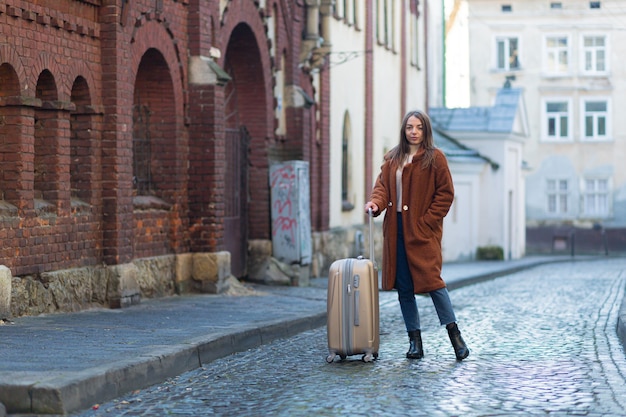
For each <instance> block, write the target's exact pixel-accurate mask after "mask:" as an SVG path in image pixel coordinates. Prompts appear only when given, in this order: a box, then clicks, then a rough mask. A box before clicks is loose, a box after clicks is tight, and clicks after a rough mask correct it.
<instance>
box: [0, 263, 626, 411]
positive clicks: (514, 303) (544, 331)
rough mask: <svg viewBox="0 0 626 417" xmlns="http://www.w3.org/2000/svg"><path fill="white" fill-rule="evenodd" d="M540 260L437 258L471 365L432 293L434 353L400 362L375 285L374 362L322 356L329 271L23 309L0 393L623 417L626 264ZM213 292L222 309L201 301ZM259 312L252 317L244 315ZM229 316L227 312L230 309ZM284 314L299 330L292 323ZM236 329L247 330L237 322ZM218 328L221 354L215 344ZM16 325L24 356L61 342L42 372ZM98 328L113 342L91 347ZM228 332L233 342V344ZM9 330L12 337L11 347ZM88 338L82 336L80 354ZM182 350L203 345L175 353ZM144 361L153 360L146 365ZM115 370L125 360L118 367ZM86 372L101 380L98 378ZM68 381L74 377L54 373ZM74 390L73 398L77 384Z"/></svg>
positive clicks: (176, 404) (393, 314)
mask: <svg viewBox="0 0 626 417" xmlns="http://www.w3.org/2000/svg"><path fill="white" fill-rule="evenodd" d="M545 261H546V260H541V261H538V260H536V259H535V260H534V261H532V260H529V259H526V260H522V261H519V262H518V263H517V264H512V263H506V262H503V263H500V262H497V263H493V262H492V263H487V264H485V265H482V266H481V265H480V264H481V263H478V262H477V263H471V264H466V265H460V264H456V265H446V266H445V267H444V278H446V280H447V281H448V283H449V286H450V288H451V289H453V291H451V298H452V302H453V304H454V306H455V310H456V313H457V316H458V319H459V326H460V328H461V331H462V332H463V337H464V339H465V340H466V342H467V343H468V345H469V347H470V349H471V351H472V352H471V355H470V357H469V358H468V359H466V360H465V361H463V362H457V361H456V360H455V358H454V352H453V351H452V348H451V346H450V342H449V340H448V338H447V334H446V331H445V329H442V328H440V327H439V326H438V323H437V320H436V313H435V311H434V308H433V307H432V303H431V301H430V299H429V298H428V297H422V296H420V297H418V304H419V307H420V316H421V319H422V325H423V339H424V349H425V353H426V356H425V358H424V359H422V360H419V361H412V360H407V359H405V358H404V352H405V351H406V348H407V346H408V343H407V338H406V333H405V331H404V327H403V323H402V318H401V314H400V311H399V307H398V304H397V301H396V295H395V293H393V292H382V293H381V294H380V302H381V351H380V356H379V359H378V360H377V361H376V362H375V363H372V364H365V363H363V362H361V361H360V360H359V358H358V357H352V358H350V359H349V360H346V361H343V362H335V363H332V364H327V363H326V362H325V357H326V354H327V346H326V332H325V326H324V324H325V314H324V313H325V307H326V306H325V280H323V279H314V280H313V286H312V287H309V288H294V287H271V288H264V290H266V293H265V295H260V296H254V297H221V296H194V297H178V298H174V299H171V300H154V302H153V301H150V302H145V303H143V304H142V305H140V306H137V308H131V309H126V310H106V311H98V312H94V313H93V315H94V317H92V318H90V319H89V320H86V318H85V317H83V316H87V317H90V314H89V312H85V313H78V314H71V315H65V316H67V317H68V318H67V319H66V321H61V320H60V317H58V316H47V317H37V318H27V319H26V318H25V319H19V320H16V324H14V325H12V326H10V327H4V328H0V334H3V331H4V330H6V329H7V328H9V329H13V328H16V329H18V330H20V328H19V327H16V326H22V329H21V330H20V331H16V332H14V334H13V335H12V337H8V338H5V337H4V336H7V335H6V334H4V335H3V337H2V345H3V356H4V353H5V352H8V353H9V357H4V359H3V360H2V361H0V393H1V392H3V390H4V389H5V388H7V387H9V388H11V387H13V389H15V387H17V386H19V385H20V383H21V381H28V380H30V381H32V385H31V386H30V389H31V392H36V390H34V391H33V389H35V388H39V389H41V390H43V388H45V386H48V387H49V389H48V390H47V391H41V394H43V392H47V393H48V394H47V395H48V396H49V398H52V397H51V392H53V391H54V390H53V389H52V388H53V387H54V386H55V384H56V388H57V392H65V393H66V394H65V396H63V395H59V396H58V398H61V399H64V400H65V401H64V402H62V404H66V405H67V404H70V403H71V401H75V402H78V401H77V400H75V399H73V398H74V395H77V396H80V397H81V398H82V400H81V402H80V403H81V406H80V407H75V408H74V409H71V410H68V411H69V412H74V414H73V415H75V416H81V417H87V416H138V415H144V416H155V415H181V416H182V415H194V416H195V415H224V416H226V415H229V416H232V415H238V416H246V415H250V416H252V415H269V414H271V415H283V416H300V415H302V416H305V415H307V416H309V415H320V416H325V415H328V416H339V415H346V416H347V415H350V416H354V415H356V416H358V415H383V416H387V415H389V416H391V415H394V416H397V415H409V414H410V415H424V416H427V415H428V416H457V415H458V416H485V415H489V416H509V415H524V416H526V415H556V416H561V415H563V416H565V415H585V416H621V415H626V359H625V355H624V349H623V346H622V344H621V343H620V339H619V337H618V335H617V333H616V326H617V320H618V315H619V314H620V306H621V303H622V298H623V295H624V287H625V283H626V274H624V271H626V259H621V258H620V259H603V260H601V261H576V262H569V261H568V260H567V259H550V260H549V261H550V263H549V264H546V265H543V266H535V267H533V266H534V265H536V264H541V263H544V262H545ZM554 261H560V262H558V263H552V262H554ZM521 266H523V268H522V267H521ZM511 271H517V272H512V273H510V272H511ZM507 272H509V274H508V275H507ZM502 274H504V276H502V277H501V278H498V279H495V278H496V276H498V275H502ZM463 282H465V283H474V284H476V285H471V286H467V285H463ZM192 300H193V301H192ZM220 300H221V301H220ZM215 303H217V304H218V305H217V306H218V307H221V308H222V309H223V310H224V313H222V314H224V316H221V315H220V316H216V315H215V314H213V313H214V310H213V309H212V308H209V307H207V305H209V304H211V305H213V304H215ZM219 303H223V304H221V305H220V304H219ZM250 308H253V309H254V313H253V314H252V315H250V314H247V315H242V316H239V314H240V312H239V311H240V310H241V311H242V312H249V310H250ZM166 312H168V314H165V313H166ZM139 313H141V314H139ZM129 315H131V316H134V315H137V317H136V318H135V319H134V320H132V321H130V322H129V321H128V319H127V318H126V319H124V317H127V316H129ZM229 315H230V317H231V321H230V322H229V321H227V320H225V317H228V316H229ZM272 315H274V317H272ZM98 317H99V318H98ZM103 317H104V318H107V320H106V323H105V322H103ZM115 317H117V319H114V318H115ZM242 317H244V318H246V317H247V321H249V323H243V322H242ZM288 317H289V318H290V319H291V326H287V327H284V325H283V324H282V323H285V319H286V318H288ZM71 318H74V324H73V326H74V328H73V329H72V330H70V327H71V326H72V323H71V322H72V320H71ZM23 321H25V322H26V323H24V322H23ZM320 321H321V324H320ZM36 323H38V325H35V324H36ZM139 323H143V326H139V325H138V324H139ZM159 323H160V325H159ZM268 323H272V325H271V326H269V327H268V326H267V324H268ZM243 324H246V326H244V327H243V334H245V335H247V336H245V337H244V336H241V334H242V332H234V330H235V329H240V330H241V329H242V327H241V326H242V325H243ZM26 328H28V329H30V332H25V331H24V330H25V329H26ZM81 328H82V330H80V329H81ZM85 328H88V329H90V330H85ZM271 328H273V329H274V330H273V331H272V330H269V329H271ZM107 329H108V330H107ZM125 329H126V330H125ZM191 329H195V330H193V331H192V330H191ZM262 329H265V330H262ZM126 332H128V333H129V334H127V333H126ZM220 332H221V334H222V349H221V352H218V350H217V349H216V347H217V345H213V347H212V348H209V346H211V345H210V343H209V342H208V341H207V340H206V339H207V338H208V337H209V336H212V337H213V338H214V339H215V336H217V335H219V334H220ZM18 333H19V334H21V333H25V334H26V337H27V338H29V339H30V341H31V342H33V343H31V344H30V345H29V346H28V347H25V348H24V350H25V352H26V354H24V355H22V356H28V352H31V351H33V350H36V349H35V347H37V346H39V351H40V352H50V351H51V350H52V352H51V353H46V354H45V355H47V359H48V360H49V361H50V363H49V364H48V365H47V368H46V366H45V365H44V364H43V362H42V361H40V362H39V363H38V365H41V366H42V367H43V369H39V367H38V365H34V366H33V365H29V364H28V363H27V359H28V358H22V359H19V360H17V362H16V363H12V362H13V360H16V359H17V358H18V357H20V355H17V354H15V355H13V354H12V352H13V353H15V351H16V350H17V349H18V347H19V342H20V340H16V336H17V334H18ZM100 333H105V337H104V338H97V340H96V341H93V342H91V343H84V342H85V341H88V340H89V337H90V336H94V335H95V334H100ZM133 333H134V338H133V337H131V334H133ZM59 334H61V335H66V336H67V337H66V340H67V343H66V350H64V349H62V346H61V345H55V343H57V344H58V343H59V342H58V338H59V336H58V335H59ZM201 334H204V335H203V336H200V335H201ZM45 335H48V337H47V338H46V337H44V336H45ZM55 335H56V336H55ZM226 335H230V336H226ZM237 335H239V336H237ZM263 335H265V336H263ZM28 336H30V337H28ZM192 336H194V337H192ZM224 337H225V338H226V339H227V340H229V341H230V342H229V343H224ZM198 338H200V339H203V340H200V341H198V340H197V339H198ZM18 339H19V338H18ZM7 340H8V341H9V342H10V343H13V345H11V346H10V348H9V349H8V351H6V350H5V349H4V348H5V347H6V344H5V342H6V341H7ZM55 341H56V342H55ZM21 342H22V343H25V342H26V340H25V339H22V340H21ZM80 343H83V344H84V345H85V346H86V347H85V348H84V349H82V351H83V352H82V354H80V351H81V349H80ZM120 344H121V346H120ZM111 345H113V347H112V348H110V346H111ZM226 345H228V346H226ZM184 346H187V349H188V350H191V351H194V352H195V353H190V354H187V355H185V356H181V354H180V353H179V352H180V350H181V349H182V347H184ZM148 347H149V348H150V349H148ZM51 348H53V349H51ZM54 348H58V350H56V351H55V349H54ZM229 350H230V351H231V352H229ZM238 350H239V351H240V353H234V354H230V355H229V354H228V353H232V352H236V351H238ZM98 351H101V357H100V358H99V359H98V358H97V356H98V355H96V353H97V352H98ZM202 351H204V354H203V353H198V352H202ZM64 352H65V353H66V355H65V356H64V357H65V359H63V360H61V365H59V364H56V363H55V360H54V358H55V357H59V356H62V355H63V353H64ZM145 352H151V353H150V354H146V353H145ZM203 355H206V357H204V358H203ZM209 356H211V357H209ZM152 357H158V358H160V361H161V362H162V363H169V364H170V365H169V367H167V369H169V371H170V373H169V374H166V373H165V372H164V371H163V369H164V368H163V367H160V368H159V367H157V366H155V365H154V361H149V360H148V358H152ZM176 357H178V360H174V358H176ZM181 357H186V358H187V360H188V362H189V363H188V364H187V365H186V366H181V364H182V363H184V361H181V360H180V358H181ZM199 357H200V358H203V359H202V360H201V359H199ZM189 358H193V359H189ZM139 359H141V360H139ZM8 361H11V363H7V362H8ZM142 361H143V362H150V363H152V366H146V364H145V363H144V366H141V363H140V362H142ZM64 362H66V363H65V364H64V365H62V364H63V363H64ZM200 362H201V363H202V365H200ZM175 363H177V364H178V365H175ZM123 364H125V365H123ZM116 367H117V368H120V367H121V368H123V369H125V371H124V372H113V371H111V368H116ZM185 367H187V369H184V368H185ZM36 369H37V371H34V370H36ZM181 369H182V370H181ZM7 370H11V373H10V374H7V373H6V372H7ZM176 370H179V372H176ZM98 371H100V373H102V372H105V371H106V372H108V373H109V379H108V380H102V379H95V380H93V378H94V375H96V374H97V373H98ZM22 375H23V376H22ZM7 376H8V377H7ZM20 376H22V377H21V379H20ZM37 376H39V378H40V379H39V380H37V379H36V378H37ZM86 376H91V377H92V380H91V381H92V382H91V383H90V382H89V381H90V380H89V379H88V378H87V379H86V378H85V377H86ZM42 377H44V378H42ZM159 378H161V379H159ZM156 379H159V380H158V381H155V380H156ZM69 381H75V383H74V384H73V385H72V384H69V387H68V384H65V385H63V384H61V382H69ZM98 381H99V382H106V381H108V382H107V383H108V384H111V385H113V384H117V385H118V388H116V390H117V391H116V392H118V391H120V390H121V388H119V387H121V386H122V385H123V384H121V382H120V381H126V382H125V386H130V385H133V384H134V387H133V388H130V389H127V390H126V391H127V392H131V393H130V394H124V393H120V394H117V395H114V396H110V395H111V394H112V393H113V392H114V391H115V390H113V389H110V390H109V391H108V394H107V392H104V393H103V391H102V388H101V387H100V388H99V387H98V385H97V382H98ZM150 381H154V382H151V383H146V382H150ZM131 382H132V384H131ZM90 384H91V385H90ZM83 385H87V388H85V387H84V386H83ZM81 386H82V388H80V387H81ZM146 387H147V388H146ZM72 389H73V390H74V391H75V393H74V394H69V392H70V391H71V390H72ZM132 391H134V392H132ZM105 394H107V395H109V397H108V398H106V395H105ZM0 395H2V394H0ZM41 398H42V399H43V398H44V397H43V396H41ZM112 398H116V399H115V400H112V401H110V400H111V399H112ZM5 404H7V403H6V402H5ZM33 404H34V402H33ZM96 404H97V407H96V408H97V409H91V407H92V406H94V405H96ZM7 408H8V407H7ZM76 410H78V411H76ZM80 410H82V411H80ZM9 412H11V410H10V409H9ZM15 415H17V414H15ZM22 415H28V414H22ZM31 415H32V414H31Z"/></svg>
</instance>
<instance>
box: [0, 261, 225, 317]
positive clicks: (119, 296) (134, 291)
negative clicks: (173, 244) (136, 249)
mask: <svg viewBox="0 0 626 417" xmlns="http://www.w3.org/2000/svg"><path fill="white" fill-rule="evenodd" d="M233 279H234V277H233V276H232V275H231V274H230V254H229V253H228V252H217V253H194V254H190V253H187V254H182V255H167V256H159V257H153V258H144V259H138V260H135V261H133V262H132V263H129V264H122V265H111V266H94V267H84V268H74V269H68V270H61V271H52V272H44V273H42V274H40V275H37V276H35V275H26V276H22V277H12V276H11V271H10V270H9V269H8V268H6V267H4V266H1V265H0V319H3V318H8V317H19V316H34V315H39V314H51V313H62V312H74V311H80V310H85V309H88V308H94V307H101V308H102V307H104V308H124V307H129V306H132V305H134V304H137V303H139V302H140V301H141V299H142V298H156V297H165V296H170V295H174V294H183V293H193V292H204V293H222V292H227V291H228V290H229V287H230V286H232V285H233V284H232V283H233V282H234V281H233ZM4 316H6V317H4Z"/></svg>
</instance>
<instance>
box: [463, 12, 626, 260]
mask: <svg viewBox="0 0 626 417" xmlns="http://www.w3.org/2000/svg"><path fill="white" fill-rule="evenodd" d="M466 1H467V5H468V23H469V24H468V31H469V41H470V42H469V45H470V54H469V57H470V66H469V67H470V97H471V99H470V102H471V106H488V105H491V104H492V103H493V102H494V99H495V97H496V94H497V93H498V91H499V90H500V89H501V88H502V86H503V85H504V84H505V82H507V80H508V81H509V82H510V83H511V84H512V85H513V86H514V87H517V88H521V89H522V90H523V94H524V98H525V101H526V104H527V109H528V120H529V129H530V137H529V139H528V140H527V141H526V144H525V147H524V160H525V162H526V164H527V167H528V170H527V175H526V219H527V245H528V246H527V247H528V250H529V252H532V251H535V250H538V251H545V250H554V249H567V248H568V247H569V246H570V245H571V244H572V241H571V240H572V237H573V235H572V233H573V232H576V233H577V234H578V236H579V238H577V239H576V245H577V246H578V247H580V248H583V249H587V250H596V249H598V245H599V242H600V241H599V239H600V234H599V232H597V231H596V232H590V231H589V230H590V229H591V226H592V225H594V224H595V225H596V230H601V229H602V228H601V227H599V225H601V226H603V227H605V228H606V229H607V234H608V235H609V237H610V236H611V233H615V232H617V231H618V230H619V229H620V228H623V227H625V226H626V171H625V170H623V169H620V168H621V167H622V166H623V161H624V158H625V157H626V140H625V139H626V118H621V117H619V113H618V109H620V108H622V107H624V105H625V104H626V67H624V65H621V58H622V57H623V56H624V55H625V53H626V42H625V41H626V31H624V29H625V27H626V23H625V22H626V7H625V6H626V4H625V2H624V1H619V0H603V1H589V0H568V1H551V0H466ZM580 236H583V237H584V238H582V239H581V238H580ZM609 240H611V239H609ZM585 243H587V247H586V248H584V246H585ZM613 244H614V245H615V244H617V243H613ZM609 246H611V242H609Z"/></svg>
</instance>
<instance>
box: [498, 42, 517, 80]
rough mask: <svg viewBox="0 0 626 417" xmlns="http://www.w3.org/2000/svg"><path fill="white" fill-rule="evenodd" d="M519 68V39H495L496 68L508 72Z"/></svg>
mask: <svg viewBox="0 0 626 417" xmlns="http://www.w3.org/2000/svg"><path fill="white" fill-rule="evenodd" d="M519 67H520V64H519V39H518V38H517V37H515V36H507V37H504V36H503V37H498V38H496V68H497V69H499V70H503V71H510V70H516V69H519Z"/></svg>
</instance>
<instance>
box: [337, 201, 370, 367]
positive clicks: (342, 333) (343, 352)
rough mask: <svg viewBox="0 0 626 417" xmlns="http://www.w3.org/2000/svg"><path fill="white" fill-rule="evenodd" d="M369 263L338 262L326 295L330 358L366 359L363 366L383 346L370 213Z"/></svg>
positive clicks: (361, 261)
mask: <svg viewBox="0 0 626 417" xmlns="http://www.w3.org/2000/svg"><path fill="white" fill-rule="evenodd" d="M369 219H370V224H369V228H370V259H365V258H363V257H358V258H347V259H339V260H336V261H335V262H333V263H332V265H331V266H330V271H329V276H328V295H327V308H328V311H327V326H326V327H327V332H328V356H327V357H326V361H327V362H328V363H331V362H333V361H334V360H335V357H337V356H339V357H340V358H341V359H345V358H346V357H348V356H351V355H363V357H362V358H361V359H362V360H363V361H364V362H371V361H373V360H374V359H376V358H377V357H378V347H379V343H380V335H379V311H378V270H377V268H376V265H375V262H374V239H373V228H372V216H371V213H370V216H369Z"/></svg>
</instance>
